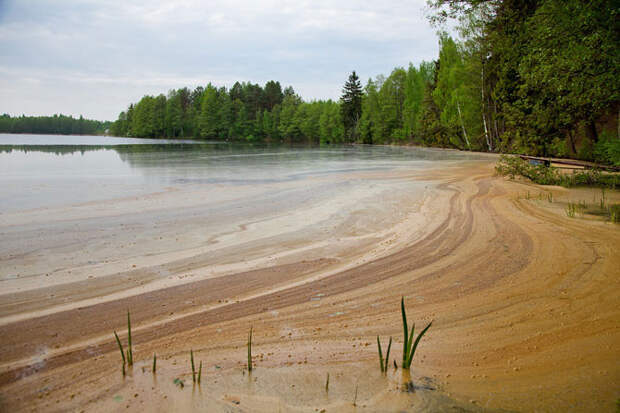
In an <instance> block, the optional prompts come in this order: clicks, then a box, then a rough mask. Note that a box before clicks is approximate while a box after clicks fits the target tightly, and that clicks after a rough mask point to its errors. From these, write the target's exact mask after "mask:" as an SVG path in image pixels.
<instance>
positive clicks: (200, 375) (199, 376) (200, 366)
mask: <svg viewBox="0 0 620 413" xmlns="http://www.w3.org/2000/svg"><path fill="white" fill-rule="evenodd" d="M201 377H202V360H200V365H199V366H198V384H200V378H201Z"/></svg>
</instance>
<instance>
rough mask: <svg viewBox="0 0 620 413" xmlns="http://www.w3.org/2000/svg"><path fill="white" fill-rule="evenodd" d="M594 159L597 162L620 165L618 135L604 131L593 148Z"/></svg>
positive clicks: (619, 141) (619, 138)
mask: <svg viewBox="0 0 620 413" xmlns="http://www.w3.org/2000/svg"><path fill="white" fill-rule="evenodd" d="M593 155H594V159H595V160H596V161H598V162H601V163H605V164H610V165H614V166H620V137H618V136H615V137H614V136H612V134H611V133H608V132H605V133H602V134H601V136H600V139H599V141H598V142H597V143H596V144H595V145H594V148H593Z"/></svg>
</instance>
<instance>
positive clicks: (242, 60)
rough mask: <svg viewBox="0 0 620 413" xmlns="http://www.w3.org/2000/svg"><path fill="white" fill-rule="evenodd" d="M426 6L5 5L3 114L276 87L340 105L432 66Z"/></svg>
mask: <svg viewBox="0 0 620 413" xmlns="http://www.w3.org/2000/svg"><path fill="white" fill-rule="evenodd" d="M425 13H426V9H425V1H424V0H408V1H385V0H384V1H377V0H372V1H365V0H359V1H349V0H347V1H345V0H340V1H322V0H311V1H300V0H294V1H264V0H260V1H257V0H255V1H249V0H245V1H238V0H224V1H219V0H216V1H213V0H211V1H198V0H165V1H159V0H151V1H131V0H102V1H98V0H90V1H87V0H84V1H77V0H31V1H25V0H21V1H20V0H8V1H7V0H0V113H9V114H11V115H21V114H26V115H47V114H54V113H64V114H72V115H74V116H79V115H80V114H82V115H84V116H85V117H87V118H93V119H100V120H114V119H116V117H117V116H118V113H119V112H120V111H122V110H124V109H126V107H127V106H128V105H129V103H130V102H136V101H138V100H139V99H140V98H141V97H142V96H143V95H145V94H159V93H167V91H168V90H170V89H173V88H179V87H185V86H188V87H192V88H193V87H196V86H199V85H205V84H207V83H208V82H212V83H214V84H216V85H218V86H227V87H230V86H232V84H233V83H234V82H235V81H237V80H238V81H251V82H253V83H259V84H261V85H264V83H265V82H266V81H268V80H271V79H273V80H279V81H280V82H281V83H282V85H283V86H287V85H291V86H293V87H294V88H295V90H296V91H297V93H299V94H300V95H301V96H302V97H303V98H304V99H306V100H310V99H328V98H332V99H337V98H338V97H339V96H340V94H341V88H342V84H343V83H344V82H345V81H346V79H347V77H348V75H349V73H350V72H351V71H352V70H356V71H357V73H358V74H359V76H360V78H361V79H362V83H364V84H365V83H366V80H367V79H368V78H369V77H375V76H376V75H378V74H386V75H387V74H389V72H390V71H391V70H392V69H393V68H394V67H396V66H404V67H406V66H407V65H408V64H409V62H413V63H414V64H418V63H419V62H420V61H422V60H432V59H434V58H436V56H437V53H438V44H437V43H438V42H437V37H436V35H435V32H436V29H434V28H432V27H431V26H430V24H429V23H428V22H427V20H426V17H425Z"/></svg>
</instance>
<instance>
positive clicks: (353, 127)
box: [340, 70, 362, 142]
mask: <svg viewBox="0 0 620 413" xmlns="http://www.w3.org/2000/svg"><path fill="white" fill-rule="evenodd" d="M340 101H341V102H342V105H341V106H340V108H341V109H340V110H341V111H342V112H341V113H342V122H343V124H344V130H345V136H346V139H347V140H348V141H349V142H353V141H355V140H357V138H358V136H359V133H358V129H359V128H358V123H359V120H360V118H361V117H362V84H361V83H360V80H359V77H357V75H356V74H355V70H354V71H353V73H351V75H350V76H349V80H347V82H346V83H345V84H344V88H342V97H341V98H340Z"/></svg>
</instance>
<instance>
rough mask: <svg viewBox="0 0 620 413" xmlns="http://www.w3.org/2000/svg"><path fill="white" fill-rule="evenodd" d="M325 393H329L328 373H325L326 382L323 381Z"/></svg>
mask: <svg viewBox="0 0 620 413" xmlns="http://www.w3.org/2000/svg"><path fill="white" fill-rule="evenodd" d="M325 391H326V392H328V391H329V373H327V380H326V381H325Z"/></svg>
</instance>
